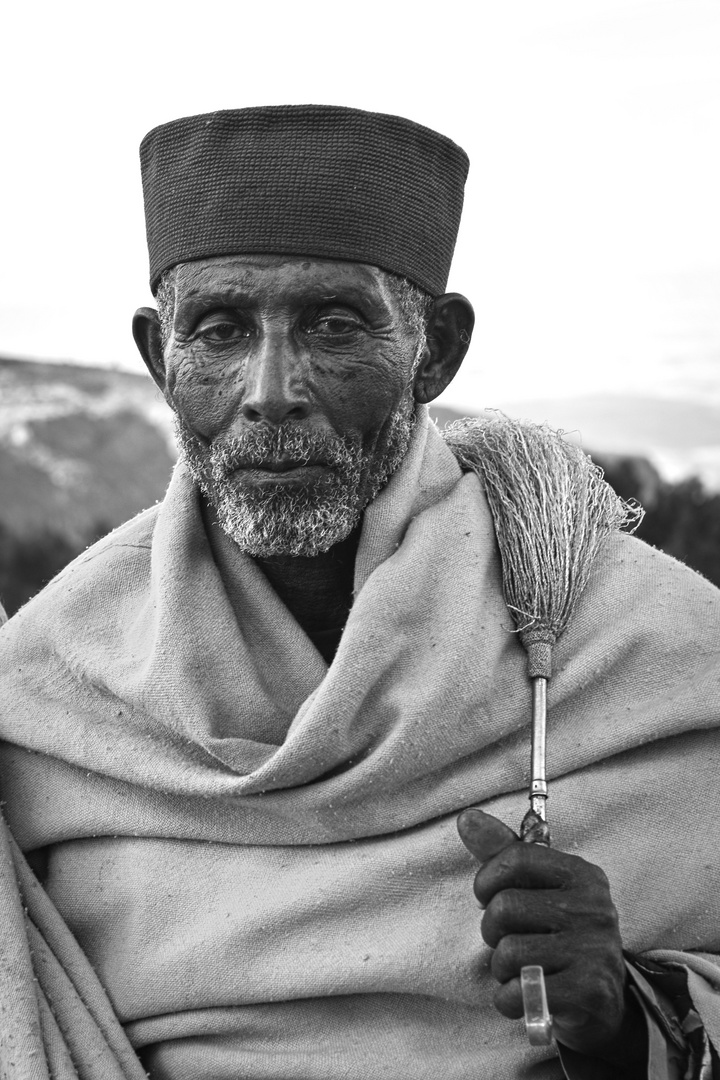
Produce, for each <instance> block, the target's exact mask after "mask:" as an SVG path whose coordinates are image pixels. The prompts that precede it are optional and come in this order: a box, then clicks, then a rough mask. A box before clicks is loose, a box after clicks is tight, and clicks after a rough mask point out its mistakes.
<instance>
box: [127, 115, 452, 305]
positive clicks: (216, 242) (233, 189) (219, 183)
mask: <svg viewBox="0 0 720 1080" xmlns="http://www.w3.org/2000/svg"><path fill="white" fill-rule="evenodd" d="M140 161H141V166H142V178H143V191H144V196H145V219H146V224H147V239H148V248H149V251H150V287H151V288H152V289H153V291H154V290H155V289H156V287H157V284H158V281H159V280H160V277H161V275H162V274H163V273H164V272H165V271H166V270H168V269H170V267H172V266H175V265H176V264H177V263H179V262H189V261H190V260H192V259H205V258H210V257H212V256H215V255H254V254H258V253H266V254H277V255H307V256H315V257H316V258H325V259H347V260H350V261H351V262H362V263H370V264H372V265H373V266H379V267H381V268H382V269H384V270H391V271H393V272H394V273H396V274H400V275H402V276H403V277H406V278H409V280H410V281H412V282H414V283H415V284H416V285H419V286H420V287H421V288H422V289H424V290H425V291H426V292H429V293H431V294H433V295H436V296H437V295H439V294H441V293H443V292H444V291H445V287H446V284H447V278H448V273H449V270H450V262H451V260H452V254H453V249H454V247H455V238H456V236H457V230H458V226H459V224H460V213H461V211H462V202H463V187H464V184H465V177H466V176H467V170H468V159H467V155H466V154H465V152H464V151H463V150H461V149H460V147H459V146H456V144H455V143H454V142H452V141H451V140H450V139H448V138H446V137H445V136H444V135H439V134H438V133H437V132H436V131H431V130H430V128H426V127H422V126H421V125H420V124H415V123H413V122H412V121H411V120H405V119H404V118H403V117H400V116H388V115H386V114H384V113H372V112H365V111H364V110H361V109H347V108H343V107H340V106H333V105H279V106H269V107H266V108H254V109H237V110H227V111H222V112H213V113H207V114H204V115H201V116H188V117H184V118H183V119H180V120H173V121H172V122H171V123H169V124H163V125H162V126H161V127H157V128H154V129H153V130H152V131H151V132H149V134H148V135H146V136H145V138H144V139H143V141H142V144H141V146H140Z"/></svg>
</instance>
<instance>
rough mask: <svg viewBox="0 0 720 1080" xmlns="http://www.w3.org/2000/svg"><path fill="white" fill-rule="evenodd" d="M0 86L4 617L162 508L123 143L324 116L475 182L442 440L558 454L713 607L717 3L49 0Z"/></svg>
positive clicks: (157, 417)
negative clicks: (545, 441) (440, 139)
mask: <svg viewBox="0 0 720 1080" xmlns="http://www.w3.org/2000/svg"><path fill="white" fill-rule="evenodd" d="M6 6H7V8H8V10H7V11H5V12H4V13H3V40H4V41H5V42H7V43H8V47H7V48H6V49H5V50H4V52H3V61H2V64H1V65H0V100H2V102H3V106H2V108H1V109H0V135H1V136H2V147H3V165H2V168H0V253H1V257H0V599H1V600H2V602H3V603H4V604H5V605H6V606H7V608H8V609H9V610H10V611H14V610H16V609H17V607H18V606H19V605H20V604H21V603H22V602H24V600H25V599H27V597H29V596H30V595H31V594H32V593H33V592H34V591H35V590H36V589H38V588H39V587H40V586H41V585H42V584H43V583H44V582H45V581H47V580H48V579H49V578H50V577H51V576H52V575H53V574H54V573H55V572H56V571H57V570H59V569H60V567H61V566H62V565H64V563H65V562H67V561H68V560H69V559H70V558H72V557H73V556H74V555H75V554H76V553H77V552H79V551H81V550H82V549H83V548H84V547H85V546H86V545H87V544H89V543H91V542H92V541H93V540H94V539H96V538H97V537H98V536H100V535H102V534H103V533H104V532H106V531H107V530H108V529H111V528H113V527H114V526H116V525H117V524H119V523H120V522H122V521H124V520H126V519H127V518H128V517H130V516H131V515H132V514H134V513H136V512H137V511H138V510H140V509H143V508H144V507H147V506H149V505H151V504H152V503H153V502H154V501H155V500H156V499H159V498H161V497H162V494H163V492H164V490H165V487H166V484H167V481H168V477H169V474H170V470H171V468H172V463H173V460H174V448H173V444H172V437H171V432H170V423H169V414H168V411H167V409H166V406H165V405H164V403H163V401H162V400H161V399H160V396H159V394H158V392H157V391H156V389H155V387H154V385H153V383H152V382H151V380H150V379H149V378H148V377H147V375H146V374H145V373H144V369H143V367H142V364H141V361H140V359H139V357H138V356H137V353H136V350H135V347H134V344H133V342H132V338H131V335H130V328H129V323H130V317H131V315H132V312H133V311H134V310H135V308H136V307H137V306H138V305H141V304H150V303H152V297H151V295H150V293H149V290H148V287H147V283H146V282H147V251H146V245H145V235H144V219H143V206H142V191H141V184H140V174H139V167H138V153H137V152H138V146H139V143H140V140H141V139H142V138H143V136H144V135H145V134H146V132H147V131H149V130H150V129H151V128H152V127H153V126H155V125H156V124H161V123H164V122H166V121H168V120H172V119H174V118H176V117H179V116H185V115H189V114H192V113H198V112H204V111H211V110H215V109H224V108H237V107H241V106H251V105H267V104H270V105H272V104H283V103H308V102H326V103H333V104H338V105H350V106H356V107H360V108H365V109H370V110H377V111H382V112H390V113H397V114H400V115H402V116H406V117H410V118H411V119H413V120H415V121H417V122H419V123H421V124H425V125H427V126H429V127H432V128H434V129H436V130H438V131H441V132H443V133H444V134H446V135H447V136H449V137H450V138H451V139H454V140H455V141H456V142H457V143H459V144H460V145H461V146H462V147H463V148H464V149H465V150H466V151H467V153H468V156H469V158H470V162H471V164H470V173H469V176H468V182H467V187H466V194H465V207H464V211H463V221H462V225H461V229H460V235H459V237H458V243H457V247H456V251H455V258H454V262H453V268H452V271H451V276H450V282H449V288H450V289H451V290H454V291H458V292H461V293H464V294H465V295H467V296H468V297H469V298H470V300H471V301H472V303H473V304H474V306H475V310H476V316H477V318H476V326H475V333H474V336H473V342H472V346H471V350H470V352H469V354H468V357H467V360H466V361H465V363H464V364H463V367H462V369H461V371H460V373H459V375H458V377H457V378H456V379H455V380H454V382H453V383H452V384H451V386H450V387H449V388H448V389H447V390H446V392H445V393H444V394H443V395H442V398H441V399H440V400H439V401H438V403H437V404H438V408H437V409H436V410H435V414H436V416H437V418H438V420H439V421H440V422H443V421H444V420H445V419H447V418H449V417H451V416H458V415H461V416H466V415H478V414H480V413H481V412H482V410H483V409H486V408H488V407H493V408H500V409H503V410H504V411H505V412H507V413H508V414H509V415H513V416H520V417H526V418H529V419H531V420H535V421H539V422H542V421H547V422H548V423H550V424H551V426H553V427H556V428H560V429H563V430H564V431H566V432H568V437H569V438H572V439H575V440H576V441H577V442H578V443H579V444H580V445H581V446H582V447H583V448H584V449H585V450H587V451H588V452H589V453H591V455H592V456H593V458H594V459H595V460H597V461H598V462H599V463H600V464H601V465H602V466H603V467H604V468H605V469H606V474H607V476H608V478H609V479H610V481H611V482H612V483H613V484H614V485H615V486H616V488H617V489H618V491H620V493H621V494H622V495H624V496H626V497H628V496H631V495H632V496H635V497H637V498H638V499H639V500H640V501H641V502H642V503H643V505H644V506H645V509H646V511H647V514H646V518H645V521H644V522H643V524H642V526H641V529H640V531H639V535H640V536H643V537H644V538H645V539H646V540H648V541H649V542H651V543H653V544H656V545H657V546H658V547H661V548H664V549H665V550H666V551H668V552H670V553H671V554H673V555H675V556H677V557H678V558H681V559H683V560H685V561H687V562H688V563H689V564H690V565H691V566H693V567H695V568H696V569H697V570H699V571H700V572H701V573H703V574H705V575H706V576H707V577H709V578H710V579H711V580H713V581H715V582H716V583H718V584H720V198H719V197H718V192H720V138H718V133H719V132H720V2H718V0H582V3H578V2H577V0H543V3H537V0H503V2H502V3H498V2H497V0H446V3H445V4H443V8H442V12H441V13H439V14H437V17H434V18H433V19H432V20H431V21H430V22H429V21H428V19H427V18H426V17H425V16H424V15H423V14H422V13H421V12H420V9H419V8H418V7H417V5H414V4H410V3H407V2H405V0H397V2H396V3H387V0H363V3H362V4H361V5H344V6H342V5H340V6H339V5H337V3H334V2H333V0H305V2H304V3H303V4H297V3H294V2H292V0H276V3H274V4H272V5H268V4H237V3H236V2H233V0H206V2H205V3H204V4H203V6H202V9H201V10H199V9H197V6H196V5H192V6H191V5H190V4H189V3H188V2H187V0H126V2H125V3H124V4H123V5H98V4H94V3H92V2H91V0H66V2H65V3H63V4H62V5H59V4H57V3H54V2H52V0H37V2H36V3H34V4H32V5H30V4H13V5H6Z"/></svg>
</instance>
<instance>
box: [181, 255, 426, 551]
mask: <svg viewBox="0 0 720 1080" xmlns="http://www.w3.org/2000/svg"><path fill="white" fill-rule="evenodd" d="M420 345H421V343H420V342H419V341H418V339H417V336H416V335H415V334H413V333H411V332H410V331H409V329H408V326H407V322H406V319H405V317H404V316H403V314H402V312H401V310H400V305H399V302H398V300H397V298H396V297H395V295H394V294H393V292H392V291H391V290H390V289H389V288H388V284H387V278H386V276H385V275H384V274H383V273H382V271H380V270H378V269H376V268H375V267H372V266H367V265H364V264H359V263H349V262H331V261H329V260H315V259H303V258H291V257H276V256H260V255H257V256H245V257H239V256H228V257H223V258H217V259H209V260H203V261H197V262H192V263H186V264H183V265H180V266H179V267H177V269H176V275H175V307H174V319H173V325H172V329H171V332H170V334H169V337H168V340H167V343H166V346H165V351H164V358H165V368H166V395H167V397H168V400H169V401H170V402H171V404H172V407H173V408H174V410H175V412H176V416H177V424H176V427H177V433H178V438H179V442H180V447H181V452H182V454H183V456H184V458H185V460H186V462H187V464H188V466H189V468H190V470H191V472H192V473H193V475H194V477H195V478H196V480H197V481H198V483H199V484H200V486H201V488H202V490H203V492H204V494H205V496H206V498H207V499H208V500H209V501H210V502H211V503H212V504H213V506H214V507H215V510H216V512H217V516H218V520H219V522H220V524H221V525H222V527H223V528H224V529H225V531H226V532H227V533H228V534H229V535H230V536H232V538H233V539H234V540H235V541H236V542H237V543H238V544H239V546H240V547H241V548H242V549H243V550H245V551H247V552H248V553H249V554H252V555H261V556H262V555H265V556H267V555H278V554H288V555H314V554H316V553H317V552H319V551H325V550H327V549H328V548H329V547H331V546H332V545H333V544H335V543H337V542H338V541H340V540H342V539H343V538H344V537H345V536H347V535H348V533H349V532H350V531H351V530H352V529H353V527H354V526H355V524H356V523H357V522H358V520H359V518H360V515H361V513H362V510H363V509H364V507H365V506H366V505H367V503H368V502H369V501H370V499H372V498H373V497H374V495H375V494H376V493H377V491H378V490H379V489H380V488H381V487H382V486H383V485H384V484H385V483H386V482H387V479H388V477H389V476H390V475H391V473H392V472H393V471H394V469H395V468H396V467H397V465H398V464H399V462H400V460H401V459H402V457H403V455H404V453H405V451H406V449H407V445H408V442H409V438H410V433H411V428H412V416H413V404H414V403H413V394H412V381H413V368H414V360H415V357H416V355H417V353H418V349H419V347H420Z"/></svg>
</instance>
